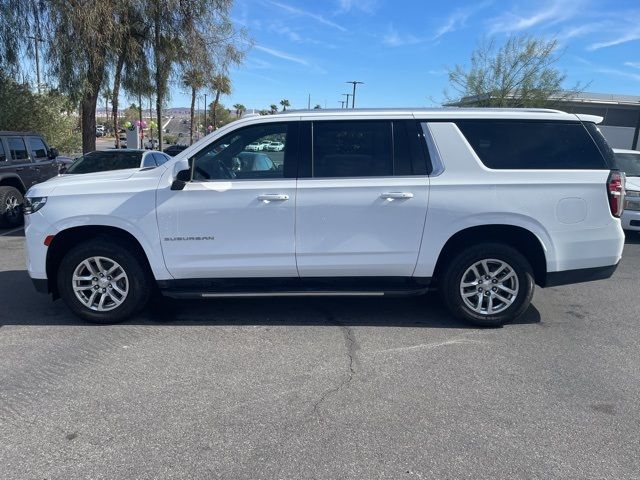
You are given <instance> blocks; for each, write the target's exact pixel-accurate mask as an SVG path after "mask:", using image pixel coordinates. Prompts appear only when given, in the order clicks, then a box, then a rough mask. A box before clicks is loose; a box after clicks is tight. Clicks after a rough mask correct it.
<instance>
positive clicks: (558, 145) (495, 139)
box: [457, 120, 608, 170]
mask: <svg viewBox="0 0 640 480" xmlns="http://www.w3.org/2000/svg"><path fill="white" fill-rule="evenodd" d="M457 125H458V127H459V128H460V130H461V131H462V133H463V134H464V136H465V137H466V138H467V141H468V142H469V143H470V144H471V146H472V147H473V149H474V150H475V152H476V154H477V155H478V157H480V160H481V161H482V162H483V163H484V164H485V165H486V166H487V167H489V168H495V169H553V170H559V169H571V170H578V169H606V168H608V166H607V164H606V161H605V159H604V158H603V156H602V154H601V153H600V151H599V150H598V147H597V146H596V144H595V142H594V140H593V139H592V138H591V135H589V132H588V131H587V130H586V128H585V127H584V126H583V125H582V124H581V123H577V122H576V123H568V122H567V123H563V122H537V121H532V122H522V121H492V120H489V121H487V120H484V121H483V120H475V121H474V120H464V121H460V122H457Z"/></svg>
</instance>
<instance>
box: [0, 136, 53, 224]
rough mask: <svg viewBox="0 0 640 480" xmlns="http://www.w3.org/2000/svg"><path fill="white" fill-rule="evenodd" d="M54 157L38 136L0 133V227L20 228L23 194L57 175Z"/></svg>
mask: <svg viewBox="0 0 640 480" xmlns="http://www.w3.org/2000/svg"><path fill="white" fill-rule="evenodd" d="M57 156H58V151H57V150H56V149H55V148H49V146H48V145H47V143H46V142H45V141H44V139H43V138H42V136H40V135H39V134H37V133H33V132H7V131H0V227H17V226H19V225H22V203H23V195H24V194H25V192H26V191H27V190H28V189H29V187H31V186H32V185H35V184H36V183H39V182H44V181H45V180H48V179H49V178H51V177H54V176H56V175H57V174H58V163H57V162H56V157H57Z"/></svg>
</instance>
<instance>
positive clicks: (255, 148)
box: [245, 142, 264, 152]
mask: <svg viewBox="0 0 640 480" xmlns="http://www.w3.org/2000/svg"><path fill="white" fill-rule="evenodd" d="M263 149H264V144H263V143H262V142H252V143H250V144H249V145H247V146H246V147H245V150H246V151H247V152H259V151H260V150H263Z"/></svg>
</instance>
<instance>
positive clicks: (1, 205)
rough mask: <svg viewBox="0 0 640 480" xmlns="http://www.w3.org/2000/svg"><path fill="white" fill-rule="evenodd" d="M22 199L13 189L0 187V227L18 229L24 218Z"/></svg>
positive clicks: (16, 190)
mask: <svg viewBox="0 0 640 480" xmlns="http://www.w3.org/2000/svg"><path fill="white" fill-rule="evenodd" d="M23 203H24V198H23V196H22V194H21V193H20V191H19V190H18V189H17V188H15V187H0V227H19V226H20V225H22V223H23V221H24V218H23V216H22V204H23Z"/></svg>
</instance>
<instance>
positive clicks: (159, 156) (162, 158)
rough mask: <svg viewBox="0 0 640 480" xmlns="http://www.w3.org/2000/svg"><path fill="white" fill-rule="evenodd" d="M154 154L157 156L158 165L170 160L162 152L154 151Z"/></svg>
mask: <svg viewBox="0 0 640 480" xmlns="http://www.w3.org/2000/svg"><path fill="white" fill-rule="evenodd" d="M153 156H154V157H155V159H156V163H157V164H158V165H162V164H163V163H165V162H166V161H167V160H169V157H168V156H167V155H163V154H162V153H154V154H153Z"/></svg>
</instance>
